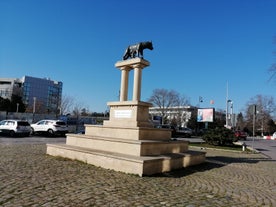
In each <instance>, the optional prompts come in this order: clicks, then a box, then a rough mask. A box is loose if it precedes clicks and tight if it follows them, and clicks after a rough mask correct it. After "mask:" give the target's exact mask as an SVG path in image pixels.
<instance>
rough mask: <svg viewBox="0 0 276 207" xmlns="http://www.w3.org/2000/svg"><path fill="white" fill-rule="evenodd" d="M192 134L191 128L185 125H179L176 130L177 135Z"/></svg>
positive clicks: (189, 135)
mask: <svg viewBox="0 0 276 207" xmlns="http://www.w3.org/2000/svg"><path fill="white" fill-rule="evenodd" d="M192 135H193V130H192V129H190V128H187V127H179V128H178V129H177V130H176V136H177V137H191V136H192Z"/></svg>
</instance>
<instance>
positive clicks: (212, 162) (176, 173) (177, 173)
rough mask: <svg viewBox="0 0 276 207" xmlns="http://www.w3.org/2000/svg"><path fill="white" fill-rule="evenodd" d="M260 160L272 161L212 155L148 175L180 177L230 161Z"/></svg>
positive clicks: (223, 164) (262, 159)
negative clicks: (204, 159)
mask: <svg viewBox="0 0 276 207" xmlns="http://www.w3.org/2000/svg"><path fill="white" fill-rule="evenodd" d="M260 161H270V162H271V161H274V160H271V159H268V158H234V157H225V156H214V157H211V158H206V162H205V163H202V164H200V165H195V166H190V167H187V168H182V169H178V170H173V171H170V172H166V173H161V174H155V175H152V176H150V177H172V178H181V177H185V176H188V175H190V174H193V173H197V172H204V171H208V170H211V169H214V168H220V167H223V166H226V165H229V164H231V163H249V164H255V163H258V162H260Z"/></svg>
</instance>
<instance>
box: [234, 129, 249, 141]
mask: <svg viewBox="0 0 276 207" xmlns="http://www.w3.org/2000/svg"><path fill="white" fill-rule="evenodd" d="M235 137H236V138H238V139H243V140H246V137H247V133H246V132H244V131H236V132H235Z"/></svg>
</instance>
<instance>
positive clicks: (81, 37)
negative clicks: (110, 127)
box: [0, 0, 276, 113]
mask: <svg viewBox="0 0 276 207" xmlns="http://www.w3.org/2000/svg"><path fill="white" fill-rule="evenodd" d="M275 35H276V1H275V0H264V1H262V0H159V1H158V0H139V1H129V0H116V1H115V0H0V77H5V78H14V77H18V78H21V77H22V76H24V75H28V76H33V77H39V78H44V77H49V78H51V79H52V80H57V81H62V82H63V84H64V88H63V93H64V94H66V95H70V96H73V97H75V98H76V99H77V100H78V101H79V102H80V103H81V104H83V106H84V107H88V108H89V110H90V111H91V112H93V111H96V112H102V111H105V110H106V109H107V105H106V103H107V102H109V101H117V100H118V92H119V88H120V75H121V74H120V71H119V70H118V69H116V68H115V66H114V64H115V63H116V62H117V61H119V60H121V59H122V55H123V53H124V51H125V48H126V47H127V46H128V45H129V44H133V43H137V42H140V41H146V40H152V41H153V46H154V50H153V51H149V50H145V51H144V55H145V59H147V60H148V61H150V63H151V66H150V67H148V68H146V69H144V70H143V79H142V100H143V101H146V100H147V99H148V98H149V97H150V95H151V94H152V91H153V90H154V89H157V88H164V89H168V90H171V89H172V90H175V91H178V92H179V93H180V94H184V95H186V96H187V97H189V98H190V102H191V104H192V105H197V104H198V99H199V96H202V97H203V100H204V102H203V103H202V104H201V107H209V106H210V100H214V102H215V104H214V105H212V106H213V107H215V108H216V109H224V108H225V105H226V104H225V102H226V101H225V100H226V85H227V82H228V94H229V97H228V98H229V99H231V100H233V102H234V112H236V113H237V112H239V111H241V110H242V109H243V108H244V107H245V104H246V103H247V102H248V101H249V100H250V98H252V97H254V96H256V95H257V94H262V95H266V96H272V97H274V98H276V97H275V96H276V93H275V91H276V84H275V82H274V83H273V82H268V80H269V77H270V74H269V73H268V68H269V67H270V66H271V64H272V63H273V62H275V61H276V60H275V56H274V55H273V51H275V50H276V45H275V44H273V37H274V36H275ZM132 76H133V75H132V74H131V75H130V78H133V77H132ZM129 90H130V92H131V91H132V84H131V80H130V88H129ZM131 97H132V95H131V93H130V94H129V98H131Z"/></svg>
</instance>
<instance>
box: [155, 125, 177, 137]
mask: <svg viewBox="0 0 276 207" xmlns="http://www.w3.org/2000/svg"><path fill="white" fill-rule="evenodd" d="M155 128H159V129H170V130H171V131H172V137H175V133H176V129H175V127H174V126H172V125H168V124H162V125H157V126H155Z"/></svg>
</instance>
